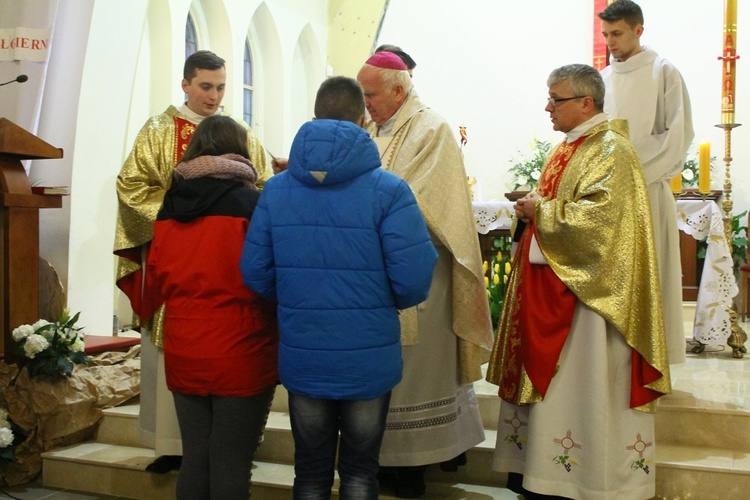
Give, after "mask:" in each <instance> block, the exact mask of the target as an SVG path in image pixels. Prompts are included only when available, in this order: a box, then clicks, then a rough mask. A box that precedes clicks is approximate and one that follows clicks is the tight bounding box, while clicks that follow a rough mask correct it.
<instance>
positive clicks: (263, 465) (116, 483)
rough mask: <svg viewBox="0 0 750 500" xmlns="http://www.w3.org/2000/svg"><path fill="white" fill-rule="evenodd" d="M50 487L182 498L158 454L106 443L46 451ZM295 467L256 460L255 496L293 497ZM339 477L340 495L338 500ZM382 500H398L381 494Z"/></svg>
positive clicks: (483, 489) (442, 489)
mask: <svg viewBox="0 0 750 500" xmlns="http://www.w3.org/2000/svg"><path fill="white" fill-rule="evenodd" d="M42 458H43V460H44V466H43V469H42V470H43V480H44V485H45V486H47V487H53V488H65V489H73V490H77V491H83V492H88V493H94V494H100V495H111V496H117V497H121V498H137V499H149V500H152V499H153V500H161V499H165V500H166V499H173V498H175V494H176V485H177V476H178V473H177V472H171V473H168V474H151V473H148V472H146V471H145V467H146V465H147V464H149V463H150V462H151V461H152V460H153V459H154V453H153V450H148V449H145V448H134V447H129V446H118V445H110V444H101V443H95V442H87V443H80V444H77V445H73V446H68V447H65V448H59V449H56V450H52V451H48V452H45V453H44V454H43V455H42ZM446 478H448V476H447V475H444V477H443V478H442V480H436V479H434V478H433V477H432V476H430V475H428V477H427V494H426V495H425V497H424V498H428V499H435V500H437V499H456V500H457V499H469V500H471V499H473V500H480V499H487V498H493V499H516V498H517V495H516V494H515V493H513V492H511V491H509V490H507V489H505V488H501V487H493V486H487V485H478V484H464V483H462V482H459V481H460V479H459V477H458V476H450V479H452V481H446ZM293 481H294V467H293V466H292V465H287V464H278V463H268V462H263V461H256V462H255V464H254V466H253V477H252V484H253V486H252V490H253V498H258V499H261V500H263V499H269V500H270V499H278V500H280V499H287V498H291V497H292V491H291V490H292V484H293ZM337 493H338V478H337V479H336V482H335V484H334V496H335V497H338V495H337ZM379 498H380V499H382V500H393V499H394V498H395V497H391V496H388V495H380V497H379Z"/></svg>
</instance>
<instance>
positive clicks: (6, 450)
mask: <svg viewBox="0 0 750 500" xmlns="http://www.w3.org/2000/svg"><path fill="white" fill-rule="evenodd" d="M15 439H16V433H15V432H13V424H12V423H11V421H10V417H9V416H8V410H6V409H5V408H0V460H6V461H8V462H10V461H13V459H15V453H14V450H13V442H14V441H15Z"/></svg>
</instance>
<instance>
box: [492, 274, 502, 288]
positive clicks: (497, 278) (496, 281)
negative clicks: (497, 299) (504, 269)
mask: <svg viewBox="0 0 750 500" xmlns="http://www.w3.org/2000/svg"><path fill="white" fill-rule="evenodd" d="M492 282H493V283H494V284H496V285H499V284H500V275H499V274H495V275H493V276H492Z"/></svg>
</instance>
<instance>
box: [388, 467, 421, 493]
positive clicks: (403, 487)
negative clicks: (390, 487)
mask: <svg viewBox="0 0 750 500" xmlns="http://www.w3.org/2000/svg"><path fill="white" fill-rule="evenodd" d="M424 470H425V467H399V468H398V471H397V472H396V488H395V491H394V496H396V497H398V498H419V497H421V496H423V495H424V494H425V491H427V487H426V486H425V483H424Z"/></svg>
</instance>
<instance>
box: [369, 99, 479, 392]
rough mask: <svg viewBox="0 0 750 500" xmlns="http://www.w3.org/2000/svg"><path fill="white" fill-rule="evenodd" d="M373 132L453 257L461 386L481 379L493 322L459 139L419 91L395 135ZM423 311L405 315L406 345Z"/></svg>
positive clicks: (386, 163) (400, 115)
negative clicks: (422, 100) (426, 104)
mask: <svg viewBox="0 0 750 500" xmlns="http://www.w3.org/2000/svg"><path fill="white" fill-rule="evenodd" d="M368 131H369V132H370V135H371V136H372V137H373V140H374V141H375V143H376V144H377V146H378V150H379V151H380V157H381V158H382V161H383V168H385V169H387V170H389V171H391V172H393V173H394V174H396V175H398V176H399V177H401V178H402V179H404V180H405V181H406V182H407V183H408V184H409V186H410V187H411V189H412V191H413V192H414V195H415V197H416V198H417V203H418V204H419V208H420V210H421V211H422V215H423V216H424V218H425V221H426V222H427V227H428V228H429V230H430V232H431V233H432V235H433V236H434V237H435V238H437V239H438V240H440V243H441V244H442V245H444V246H445V247H446V248H447V249H448V250H449V251H450V253H451V255H452V287H453V290H452V294H453V307H452V312H453V325H452V326H453V333H454V334H455V335H456V336H457V337H458V339H459V364H460V373H461V382H460V383H461V384H467V383H469V382H473V381H475V380H479V379H480V378H481V377H482V374H481V368H480V367H481V364H482V363H484V362H485V361H486V360H487V356H488V351H489V350H490V349H491V346H492V340H493V339H492V322H491V320H490V314H489V303H488V301H487V291H486V289H485V286H484V273H483V271H482V257H481V253H480V250H479V240H478V237H477V233H476V229H475V225H474V212H473V209H472V207H471V195H470V194H469V189H468V185H467V183H466V171H465V170H464V166H463V159H462V158H461V151H460V150H459V148H458V144H457V143H456V139H455V137H454V136H453V133H452V132H451V130H450V127H449V126H448V124H447V123H446V122H445V120H443V119H442V118H441V117H439V115H437V114H436V113H435V111H433V110H431V109H430V108H428V107H427V106H425V105H424V104H422V102H421V101H420V100H419V98H418V97H417V93H416V91H414V90H413V89H412V91H411V92H410V94H409V97H408V98H407V99H406V101H405V102H404V104H403V105H402V106H401V108H400V109H399V110H398V111H397V113H396V119H395V123H394V124H393V127H392V129H391V132H390V133H389V134H386V135H381V136H377V125H376V124H375V123H370V124H369V126H368ZM467 305H468V306H467ZM418 309H419V306H417V307H416V308H411V309H409V310H406V311H403V312H402V314H401V316H402V317H403V318H402V322H401V329H402V338H403V339H405V340H404V344H405V345H409V344H415V343H417V342H418V339H417V337H418V335H417V310H418Z"/></svg>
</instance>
